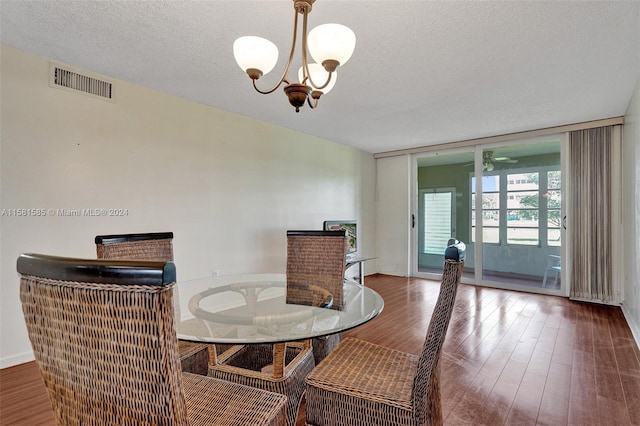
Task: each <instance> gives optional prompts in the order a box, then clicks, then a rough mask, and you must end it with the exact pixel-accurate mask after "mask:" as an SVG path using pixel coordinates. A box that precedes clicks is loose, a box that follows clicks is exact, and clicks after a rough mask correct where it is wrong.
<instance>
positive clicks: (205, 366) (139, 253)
mask: <svg viewBox="0 0 640 426" xmlns="http://www.w3.org/2000/svg"><path fill="white" fill-rule="evenodd" d="M95 243H96V254H97V256H98V259H112V260H114V259H121V260H149V261H157V262H173V232H149V233H139V234H117V235H98V236H96V238H95ZM174 302H175V303H176V307H175V308H176V310H177V312H178V313H179V312H180V311H179V304H180V302H179V298H178V293H177V288H176V290H175V294H174ZM178 350H179V353H180V361H181V363H182V368H183V371H187V372H189V373H196V374H204V375H205V376H206V375H207V372H208V370H209V345H206V344H203V343H194V342H186V341H182V340H179V341H178Z"/></svg>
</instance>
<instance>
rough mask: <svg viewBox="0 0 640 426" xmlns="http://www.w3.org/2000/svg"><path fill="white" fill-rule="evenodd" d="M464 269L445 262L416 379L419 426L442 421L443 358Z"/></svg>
mask: <svg viewBox="0 0 640 426" xmlns="http://www.w3.org/2000/svg"><path fill="white" fill-rule="evenodd" d="M463 266H464V261H463V260H456V259H445V261H444V270H443V273H442V283H441V284H440V294H439V295H438V300H437V301H436V304H435V307H434V309H433V314H432V316H431V321H430V322H429V328H428V329H427V336H426V339H425V342H424V345H423V347H422V353H421V355H420V359H419V361H418V368H417V371H416V375H415V376H414V378H413V394H412V396H413V410H414V416H415V419H416V424H419V425H426V424H436V423H437V422H433V420H434V419H441V418H442V412H441V410H442V408H441V405H440V388H439V369H440V354H441V353H442V346H443V345H444V338H445V336H446V334H447V328H448V327H449V321H450V320H451V315H452V313H453V305H454V303H455V301H456V294H457V290H458V283H459V282H460V278H461V277H462V269H463Z"/></svg>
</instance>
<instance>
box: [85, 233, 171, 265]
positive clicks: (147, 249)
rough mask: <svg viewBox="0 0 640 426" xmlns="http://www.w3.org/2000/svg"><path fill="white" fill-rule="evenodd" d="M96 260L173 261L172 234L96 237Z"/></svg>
mask: <svg viewBox="0 0 640 426" xmlns="http://www.w3.org/2000/svg"><path fill="white" fill-rule="evenodd" d="M95 241H96V252H97V255H98V259H128V260H152V261H158V262H163V261H164V262H172V261H173V232H152V233H146V234H120V235H98V236H97V237H96V238H95Z"/></svg>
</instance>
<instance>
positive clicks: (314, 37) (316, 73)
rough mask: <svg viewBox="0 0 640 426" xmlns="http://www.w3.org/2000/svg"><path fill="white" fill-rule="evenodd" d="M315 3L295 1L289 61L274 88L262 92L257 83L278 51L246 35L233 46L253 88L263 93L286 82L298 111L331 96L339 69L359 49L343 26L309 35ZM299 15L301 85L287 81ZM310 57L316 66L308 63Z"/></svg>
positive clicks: (326, 26) (319, 29) (320, 28)
mask: <svg viewBox="0 0 640 426" xmlns="http://www.w3.org/2000/svg"><path fill="white" fill-rule="evenodd" d="M314 2H315V0H293V8H294V10H295V13H294V21H293V37H292V41H291V49H290V52H289V58H288V60H287V64H286V65H285V68H284V71H283V72H282V76H281V77H280V79H279V80H278V82H277V83H276V84H275V86H273V87H272V88H270V89H268V90H262V89H259V88H258V86H257V84H256V81H257V80H258V79H259V78H260V77H262V76H263V75H265V74H267V73H268V72H269V71H271V70H272V69H273V68H274V67H275V65H276V63H277V62H278V48H277V47H276V45H275V44H273V43H272V42H270V41H269V40H267V39H264V38H262V37H255V36H244V37H240V38H238V39H237V40H236V41H235V42H234V43H233V55H234V57H235V58H236V62H237V63H238V65H239V66H240V68H242V70H243V71H245V72H246V73H247V75H248V76H249V78H251V80H252V81H253V87H254V88H255V89H256V91H258V92H259V93H262V94H269V93H272V92H273V91H275V90H276V89H277V88H278V87H280V86H281V85H282V84H283V83H284V84H285V86H284V92H285V93H286V95H287V97H288V99H289V103H290V104H291V105H293V106H294V107H295V109H296V112H299V111H300V107H302V106H304V104H305V103H307V104H308V105H309V107H311V108H315V107H317V106H318V100H319V99H320V97H321V96H322V95H323V94H326V93H329V91H330V90H331V89H332V88H333V86H334V85H335V83H336V78H337V72H336V70H337V68H338V67H339V66H341V65H344V64H345V63H346V62H347V61H348V60H349V58H350V57H351V55H352V54H353V51H354V49H355V46H356V36H355V34H354V33H353V31H351V30H350V29H349V28H348V27H345V26H344V25H341V24H324V25H320V26H318V27H316V28H314V29H312V30H311V31H310V32H309V33H307V16H308V15H309V13H310V12H311V6H312V5H313V3H314ZM298 15H302V34H301V38H302V43H301V45H302V46H301V53H302V66H301V67H300V69H299V71H298V82H291V81H289V80H288V78H287V74H288V73H289V68H290V67H291V62H292V60H293V57H294V53H295V50H296V40H297V36H298ZM309 56H311V58H313V60H315V63H311V62H309Z"/></svg>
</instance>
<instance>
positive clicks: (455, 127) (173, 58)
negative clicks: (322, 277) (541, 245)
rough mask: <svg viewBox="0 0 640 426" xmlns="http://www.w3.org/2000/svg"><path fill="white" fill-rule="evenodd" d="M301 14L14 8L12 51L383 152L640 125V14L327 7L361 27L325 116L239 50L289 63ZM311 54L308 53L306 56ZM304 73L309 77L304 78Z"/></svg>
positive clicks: (328, 13)
mask: <svg viewBox="0 0 640 426" xmlns="http://www.w3.org/2000/svg"><path fill="white" fill-rule="evenodd" d="M293 15H294V13H293V3H292V2H291V0H279V1H238V0H234V1H52V0H47V1H7V0H1V1H0V17H1V21H0V37H1V41H2V44H4V45H8V46H11V47H15V48H17V49H20V50H24V51H28V52H32V53H35V54H38V55H40V56H43V57H46V58H49V59H52V60H55V61H59V62H62V63H65V64H69V65H72V66H74V67H78V68H81V69H86V70H89V71H93V72H97V73H100V74H103V75H106V76H109V77H113V78H118V79H121V80H125V81H129V82H132V83H135V84H139V85H142V86H146V87H149V88H153V89H156V90H159V91H162V92H165V93H169V94H172V95H176V96H180V97H184V98H187V99H191V100H193V101H196V102H200V103H203V104H207V105H212V106H215V107H219V108H222V109H225V110H228V111H233V112H236V113H239V114H243V115H246V116H249V117H252V118H256V119H259V120H264V121H266V122H269V123H273V124H275V125H279V126H284V127H287V128H291V129H295V130H299V131H301V132H304V133H308V134H311V135H315V136H318V137H321V138H325V139H328V140H331V141H335V142H338V143H342V144H346V145H351V146H354V147H356V148H360V149H362V150H365V151H368V152H372V153H377V152H384V151H392V150H397V149H404V148H410V147H416V146H425V145H433V144H439V143H444V142H451V141H458V140H465V139H472V138H479V137H485V136H493V135H501V134H507V133H512V132H518V131H526V130H533V129H540V128H545V127H551V126H557V125H564V124H571V123H578V122H583V121H589V120H595V119H602V118H609V117H616V116H621V115H624V113H625V111H626V109H627V106H628V104H629V100H630V98H631V94H632V91H633V89H634V87H635V84H636V83H637V82H638V81H639V77H640V2H639V1H626V2H625V1H615V2H614V1H605V2H583V1H570V2H559V1H557V2H555V1H553V2H538V1H536V2H532V1H510V2H503V1H501V2H497V1H495V2H494V1H483V2H480V1H475V2H470V1H468V2H467V1H465V2H450V1H446V2H444V1H375V0H372V1H331V0H318V1H316V3H315V4H314V7H313V11H312V12H311V14H310V15H309V27H310V28H313V27H315V26H316V25H319V24H322V23H327V22H338V23H342V24H344V25H347V26H349V27H350V28H351V29H352V30H353V31H354V32H355V33H356V37H357V42H356V50H355V52H354V54H353V56H352V57H351V59H350V60H349V62H348V63H347V64H345V65H344V67H343V68H340V69H339V72H338V74H339V75H338V81H337V84H336V86H335V88H334V89H333V91H332V92H331V93H329V94H327V95H326V97H324V98H323V99H321V101H320V106H319V107H318V109H315V110H311V109H309V108H308V107H305V108H303V109H302V110H301V111H300V113H298V114H296V113H295V110H294V109H293V108H292V107H290V106H289V104H288V102H287V99H286V96H285V95H284V93H282V91H281V90H277V91H276V92H274V93H272V94H270V95H259V94H258V93H256V92H255V91H254V90H253V88H252V87H251V81H250V80H249V78H248V77H247V76H246V74H244V73H243V72H242V71H241V70H240V68H239V67H238V66H237V65H236V63H235V60H234V59H233V53H232V45H233V41H234V40H235V39H236V38H237V37H239V36H242V35H260V36H264V37H266V38H268V39H270V40H271V41H273V42H274V43H276V45H277V46H278V47H279V49H280V64H279V65H278V66H276V69H275V70H274V71H272V72H271V73H270V74H268V75H266V76H264V77H263V78H262V79H260V80H259V83H260V86H261V87H263V88H265V87H267V86H271V85H272V84H273V83H274V82H275V80H276V79H277V77H279V75H280V73H281V72H282V71H281V70H282V68H283V60H284V57H286V55H287V53H288V48H289V45H290V38H291V33H292V25H293ZM298 52H299V49H298ZM297 64H298V65H295V68H293V69H294V70H297V69H298V67H299V61H298V62H297Z"/></svg>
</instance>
